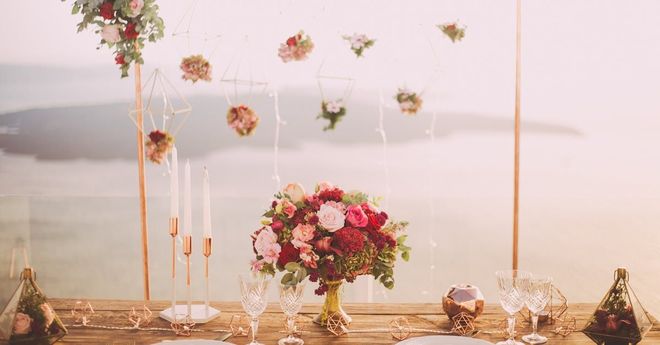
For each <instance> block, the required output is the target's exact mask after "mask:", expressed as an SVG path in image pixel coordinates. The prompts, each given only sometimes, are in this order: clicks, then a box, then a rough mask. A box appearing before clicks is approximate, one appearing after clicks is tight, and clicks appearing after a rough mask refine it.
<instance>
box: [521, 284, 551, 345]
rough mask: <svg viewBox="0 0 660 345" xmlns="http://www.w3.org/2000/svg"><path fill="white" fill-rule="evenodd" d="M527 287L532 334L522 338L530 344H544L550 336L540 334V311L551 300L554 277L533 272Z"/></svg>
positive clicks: (527, 302)
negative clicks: (538, 329) (538, 331)
mask: <svg viewBox="0 0 660 345" xmlns="http://www.w3.org/2000/svg"><path fill="white" fill-rule="evenodd" d="M527 288H528V291H527V294H528V297H527V301H526V302H525V304H527V309H529V311H530V313H532V334H528V335H526V336H524V337H523V338H522V339H523V341H525V342H527V343H530V344H544V343H546V342H547V341H548V338H546V337H544V336H542V335H540V334H538V333H537V327H538V322H539V313H540V312H541V311H543V309H545V306H546V305H547V304H548V301H550V293H551V290H552V278H550V277H546V276H540V275H535V274H533V275H532V277H531V278H530V279H529V284H528V285H527Z"/></svg>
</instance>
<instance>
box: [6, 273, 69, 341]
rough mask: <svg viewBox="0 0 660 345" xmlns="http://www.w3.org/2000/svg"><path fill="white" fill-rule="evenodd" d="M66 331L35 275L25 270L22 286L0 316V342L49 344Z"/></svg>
mask: <svg viewBox="0 0 660 345" xmlns="http://www.w3.org/2000/svg"><path fill="white" fill-rule="evenodd" d="M66 333H67V330H66V327H64V324H63V323H62V321H61V320H60V318H59V317H58V316H57V314H56V313H55V311H54V310H53V308H52V307H51V305H50V304H49V303H48V301H47V300H46V296H45V295H44V294H43V292H42V291H41V290H40V289H39V286H37V283H36V282H35V273H34V271H33V270H32V269H31V268H25V269H24V270H23V273H21V282H20V283H19V285H18V287H17V288H16V291H15V292H14V294H13V295H12V297H11V298H10V299H9V302H8V303H7V305H6V306H5V308H4V309H3V310H2V314H0V342H2V343H8V344H36V345H41V344H52V343H54V342H56V341H58V340H59V339H60V338H62V337H63V336H64V335H66Z"/></svg>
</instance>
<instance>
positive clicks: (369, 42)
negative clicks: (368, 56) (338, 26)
mask: <svg viewBox="0 0 660 345" xmlns="http://www.w3.org/2000/svg"><path fill="white" fill-rule="evenodd" d="M342 38H343V39H344V40H346V41H348V43H350V44H351V50H352V51H353V53H355V56H357V57H362V53H364V51H365V50H366V49H368V48H371V46H373V45H374V43H376V40H374V39H371V38H369V37H367V35H365V34H353V35H352V36H348V35H345V36H342Z"/></svg>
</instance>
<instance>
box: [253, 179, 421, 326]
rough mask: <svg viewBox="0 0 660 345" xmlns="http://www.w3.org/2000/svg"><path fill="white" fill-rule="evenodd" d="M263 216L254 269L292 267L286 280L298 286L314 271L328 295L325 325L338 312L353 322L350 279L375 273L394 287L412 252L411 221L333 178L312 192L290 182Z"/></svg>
mask: <svg viewBox="0 0 660 345" xmlns="http://www.w3.org/2000/svg"><path fill="white" fill-rule="evenodd" d="M263 216H264V217H265V218H264V220H263V221H262V225H263V226H262V227H261V228H260V229H259V230H257V231H256V232H255V233H254V234H253V235H252V244H253V249H254V253H255V255H256V258H255V259H254V260H253V261H252V270H253V271H259V272H262V273H268V274H272V275H275V272H276V270H277V271H286V273H285V274H284V276H283V277H282V284H290V285H296V284H297V283H298V282H300V281H302V280H304V279H305V278H306V277H308V276H309V280H310V281H311V282H318V284H319V286H318V288H317V289H316V290H315V292H316V294H317V295H324V294H325V295H326V299H325V303H324V305H323V310H322V312H321V314H320V315H318V316H317V317H316V318H315V319H314V322H316V323H319V324H321V325H325V324H326V322H327V320H328V317H329V316H331V315H333V314H337V313H339V314H340V315H341V316H342V317H343V318H344V320H345V321H346V322H350V320H351V319H350V317H349V316H348V315H347V314H346V313H345V312H344V311H343V309H342V307H341V296H340V291H341V286H342V284H343V282H344V281H346V282H349V283H351V282H353V281H354V280H355V278H357V277H358V276H361V275H372V276H373V277H374V279H377V280H378V281H380V283H381V284H383V285H384V286H385V287H386V288H388V289H392V288H393V287H394V265H395V263H396V260H397V257H398V256H399V255H400V256H401V258H402V259H403V260H404V261H408V259H409V257H410V250H411V248H410V247H408V246H406V245H405V241H406V238H407V235H405V234H404V232H405V229H406V227H407V225H408V223H407V222H396V221H392V220H390V219H389V216H388V215H387V213H385V212H383V211H379V210H378V209H377V208H376V202H375V200H370V199H369V196H368V195H366V194H364V193H361V192H344V191H343V190H342V189H340V188H338V187H335V186H333V185H331V184H329V183H327V182H323V183H319V184H318V185H317V186H316V191H315V193H314V194H309V195H308V194H305V190H304V189H303V187H302V186H301V185H299V184H289V185H287V186H286V187H285V188H284V190H282V191H281V192H280V193H278V194H277V195H275V200H274V201H273V202H272V204H271V206H270V208H268V210H267V211H266V212H265V213H264V215H263Z"/></svg>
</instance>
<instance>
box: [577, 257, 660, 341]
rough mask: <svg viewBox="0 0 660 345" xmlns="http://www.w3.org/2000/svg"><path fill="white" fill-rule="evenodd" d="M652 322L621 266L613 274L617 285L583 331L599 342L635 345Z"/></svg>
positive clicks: (614, 285)
mask: <svg viewBox="0 0 660 345" xmlns="http://www.w3.org/2000/svg"><path fill="white" fill-rule="evenodd" d="M652 325H653V324H652V322H651V319H650V317H649V314H648V312H647V311H646V310H645V309H644V307H642V305H641V304H640V303H639V300H638V299H637V296H636V295H635V292H634V291H633V290H632V287H631V286H630V284H629V283H628V271H627V270H626V269H625V268H619V269H617V270H616V272H615V273H614V284H612V287H611V288H610V289H609V291H608V292H607V294H605V297H604V298H603V300H602V301H601V302H600V304H599V305H598V308H597V309H596V311H595V312H594V314H593V315H592V316H591V318H590V319H589V321H588V322H587V325H586V326H585V327H584V329H583V330H582V332H583V333H584V334H585V335H587V336H588V337H589V338H590V339H591V340H593V341H594V342H595V343H596V344H599V345H629V344H633V345H634V344H637V343H639V342H640V341H641V340H642V338H643V337H644V335H645V334H646V332H648V331H649V330H650V329H651V326H652Z"/></svg>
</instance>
